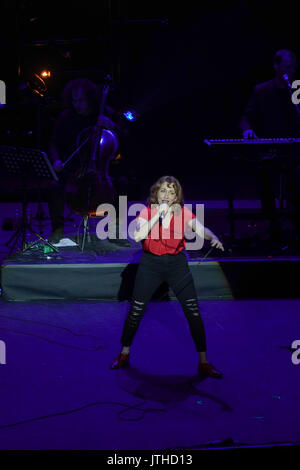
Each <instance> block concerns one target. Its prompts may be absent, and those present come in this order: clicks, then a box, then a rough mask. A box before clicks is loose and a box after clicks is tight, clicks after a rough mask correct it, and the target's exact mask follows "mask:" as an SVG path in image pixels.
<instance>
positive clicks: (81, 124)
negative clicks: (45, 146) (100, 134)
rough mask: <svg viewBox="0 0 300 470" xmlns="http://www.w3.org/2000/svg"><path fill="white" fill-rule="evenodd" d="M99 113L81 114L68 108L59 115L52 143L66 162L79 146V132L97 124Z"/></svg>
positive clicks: (61, 158)
mask: <svg viewBox="0 0 300 470" xmlns="http://www.w3.org/2000/svg"><path fill="white" fill-rule="evenodd" d="M96 121H97V114H91V115H89V116H81V115H79V114H77V113H76V112H75V111H73V110H71V109H67V110H65V111H63V112H62V113H61V115H60V116H59V117H58V119H57V121H56V123H55V126H54V132H53V138H52V145H54V147H55V148H56V150H57V152H58V155H59V158H60V160H61V161H62V162H65V161H66V160H67V158H68V157H69V156H70V155H71V154H72V152H74V150H75V149H76V147H77V137H78V135H79V133H80V132H81V131H82V130H83V129H86V128H88V127H90V126H93V125H95V124H96Z"/></svg>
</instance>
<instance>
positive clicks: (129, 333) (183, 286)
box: [121, 251, 206, 352]
mask: <svg viewBox="0 0 300 470" xmlns="http://www.w3.org/2000/svg"><path fill="white" fill-rule="evenodd" d="M162 282H167V283H168V284H169V286H170V287H171V288H172V290H173V292H174V294H175V295H176V297H177V299H178V300H179V302H180V304H181V306H182V309H183V312H184V314H185V317H186V319H187V321H188V324H189V327H190V331H191V335H192V338H193V340H194V343H195V346H196V349H197V351H198V352H202V351H203V352H204V351H206V338H205V329H204V325H203V322H202V318H201V316H200V312H199V307H198V301H197V295H196V290H195V285H194V280H193V277H192V274H191V271H190V269H189V266H188V262H187V259H186V255H185V253H184V252H183V251H181V252H180V253H178V254H177V255H161V256H158V255H154V254H152V253H149V252H144V253H143V255H142V258H141V262H140V265H139V267H138V272H137V275H136V280H135V285H134V290H133V295H132V302H131V307H130V310H129V313H128V315H127V318H126V320H125V324H124V328H123V334H122V337H121V344H122V346H130V345H131V344H132V341H133V339H134V336H135V334H136V332H137V329H138V326H139V323H140V321H141V319H142V317H143V315H144V313H145V310H146V307H147V304H148V302H149V301H150V299H151V297H152V295H153V293H154V292H155V291H156V289H157V288H158V287H159V286H160V284H161V283H162Z"/></svg>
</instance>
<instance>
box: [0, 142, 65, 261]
mask: <svg viewBox="0 0 300 470" xmlns="http://www.w3.org/2000/svg"><path fill="white" fill-rule="evenodd" d="M0 162H1V163H2V167H3V169H4V171H5V172H6V173H7V174H8V175H11V176H20V177H21V180H22V219H21V224H20V225H19V227H17V229H16V231H15V233H14V234H13V235H12V237H11V238H10V239H9V240H8V242H7V243H6V246H9V245H10V243H11V242H12V241H13V240H14V239H15V240H14V243H13V245H12V248H11V250H10V252H9V254H10V253H11V252H12V250H13V248H14V247H15V245H16V244H17V242H18V240H19V239H20V238H21V239H22V252H25V251H27V250H29V249H30V248H32V247H33V246H34V245H36V244H37V243H38V242H43V243H44V244H46V245H48V246H49V247H50V248H51V249H52V250H53V251H56V252H58V251H59V250H58V249H57V248H56V247H55V246H53V245H52V243H50V242H49V241H48V240H46V239H45V238H43V237H42V236H41V235H40V234H38V233H37V232H35V231H34V230H33V229H32V228H31V226H30V224H29V222H28V220H27V217H26V209H27V204H28V201H27V191H28V189H29V186H28V180H29V178H30V179H31V181H34V182H36V181H38V182H40V181H41V180H45V179H46V180H52V181H58V178H57V176H56V173H55V172H54V170H53V168H52V165H51V163H50V162H49V160H48V157H47V155H46V153H45V152H43V151H41V150H39V149H33V148H25V147H13V146H8V145H1V146H0ZM27 231H28V232H30V233H31V234H33V235H35V236H36V237H37V238H38V240H36V241H34V242H32V243H30V244H28V246H26V232H27Z"/></svg>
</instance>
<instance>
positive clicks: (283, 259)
mask: <svg viewBox="0 0 300 470" xmlns="http://www.w3.org/2000/svg"><path fill="white" fill-rule="evenodd" d="M216 202H217V201H215V202H214V205H212V203H210V204H208V203H206V204H205V206H207V207H208V210H207V211H206V219H205V220H206V221H207V226H208V227H210V228H212V229H213V231H214V232H215V233H217V234H218V235H219V236H220V238H221V240H222V241H223V243H224V247H225V252H221V251H220V250H216V249H214V250H212V251H211V252H209V256H207V254H208V251H209V249H210V245H209V243H208V242H205V244H204V247H203V248H202V249H201V250H200V251H188V252H187V257H188V262H189V265H190V268H191V271H192V274H193V277H194V281H195V285H196V290H197V295H198V298H199V300H230V299H268V298H282V299H284V298H297V297H298V296H299V283H298V279H299V271H300V251H299V250H295V249H291V247H290V246H286V247H285V246H278V247H270V246H269V245H268V243H267V242H263V241H260V243H256V242H257V241H259V240H258V238H257V237H256V238H255V233H254V236H253V234H252V238H251V229H249V228H248V230H247V237H248V238H244V239H243V238H242V236H243V232H242V231H241V230H240V232H239V235H240V242H239V243H237V244H236V245H233V244H230V243H229V240H228V236H227V235H228V223H227V226H226V224H225V222H226V216H227V210H226V208H225V209H224V207H221V206H220V205H219V206H220V207H219V206H218V205H217V204H216ZM244 204H245V202H244ZM252 205H253V204H252ZM31 208H32V214H34V213H36V212H37V206H36V205H33V204H31ZM43 208H44V210H45V213H47V212H46V211H47V207H46V206H45V205H44V206H43ZM14 212H15V205H12V204H3V205H2V215H3V216H5V215H6V216H10V215H11V214H13V213H14ZM65 216H66V220H67V222H66V227H65V231H66V236H67V237H69V238H70V239H73V240H76V230H75V228H76V227H78V224H79V223H80V221H79V219H78V218H76V216H75V217H74V215H73V217H70V216H69V217H68V213H67V212H66V214H65ZM95 223H96V222H95ZM34 228H35V229H36V230H37V232H38V233H40V234H42V235H43V236H44V237H45V238H47V236H48V234H49V231H50V222H49V219H48V220H47V219H46V220H45V221H42V223H39V222H38V221H36V222H34ZM255 230H257V228H256V229H255ZM11 235H12V232H11V231H6V232H5V231H2V232H1V242H2V243H1V258H2V263H1V287H2V298H3V299H4V300H6V301H35V300H105V301H123V300H130V299H131V294H132V289H133V285H134V279H135V275H136V272H137V267H138V263H139V260H140V257H141V254H142V248H141V244H140V243H135V242H134V241H133V240H132V239H130V238H128V241H129V243H130V245H129V246H127V247H124V246H120V245H117V244H115V243H111V242H109V241H108V240H99V239H98V238H97V237H96V235H95V227H92V230H91V243H86V245H85V249H84V251H83V252H81V250H80V249H79V247H78V246H77V247H63V248H59V252H58V253H50V254H47V255H45V254H43V253H41V252H34V251H28V252H26V253H21V252H20V250H19V251H17V250H14V251H13V252H12V254H11V255H10V256H9V255H8V251H9V250H8V247H7V246H6V242H7V240H8V239H9V237H11ZM174 298H175V297H174V294H173V292H172V290H168V288H167V286H164V285H162V286H161V287H160V288H159V289H158V291H157V292H156V293H155V294H154V296H153V300H157V301H160V300H173V299H174Z"/></svg>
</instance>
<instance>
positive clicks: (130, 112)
mask: <svg viewBox="0 0 300 470" xmlns="http://www.w3.org/2000/svg"><path fill="white" fill-rule="evenodd" d="M123 116H125V118H126V119H127V120H128V121H131V122H132V121H135V120H136V118H137V116H136V112H135V111H133V110H130V109H128V110H127V111H124V112H123Z"/></svg>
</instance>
